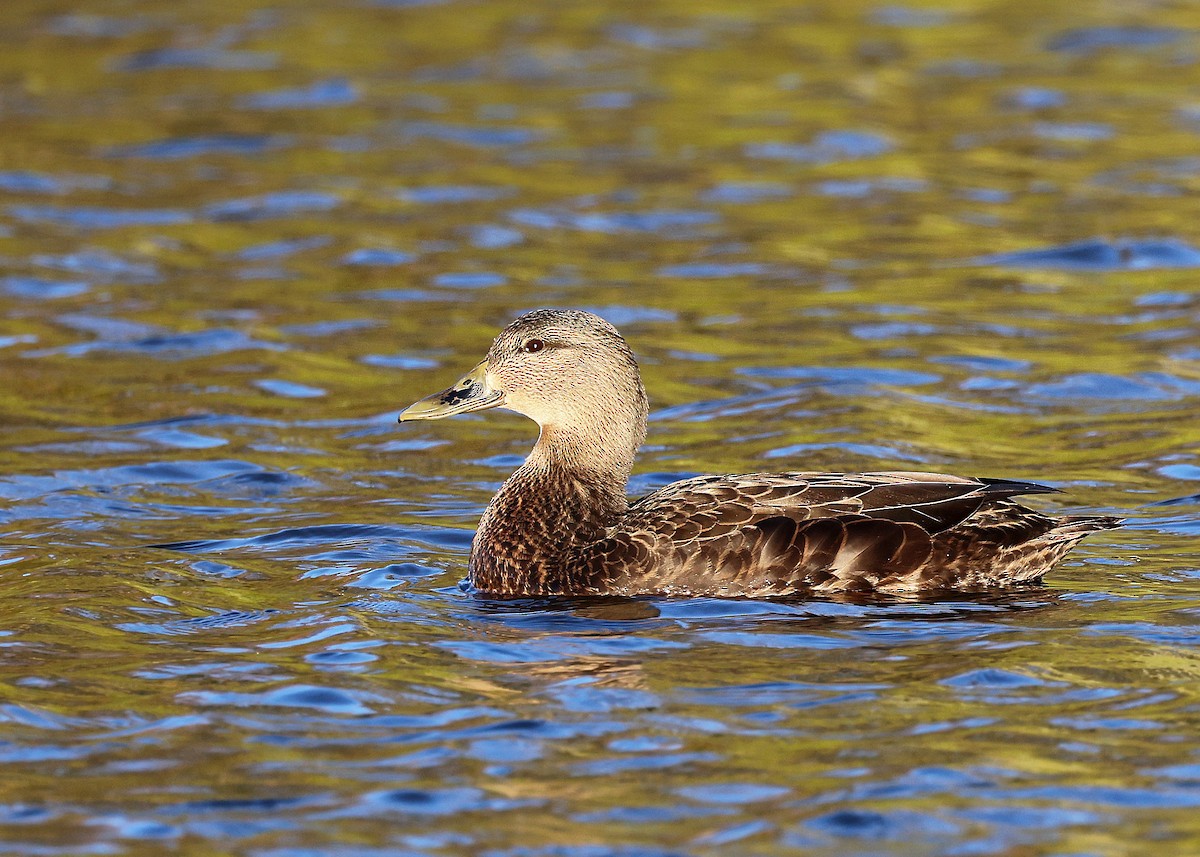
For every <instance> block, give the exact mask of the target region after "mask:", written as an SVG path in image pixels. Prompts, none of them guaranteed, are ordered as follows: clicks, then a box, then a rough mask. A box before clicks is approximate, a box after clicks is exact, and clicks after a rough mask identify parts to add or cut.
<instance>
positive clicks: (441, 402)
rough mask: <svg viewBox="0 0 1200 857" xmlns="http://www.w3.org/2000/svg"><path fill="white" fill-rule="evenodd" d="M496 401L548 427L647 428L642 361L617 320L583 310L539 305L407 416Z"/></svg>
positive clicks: (437, 414)
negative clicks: (639, 362) (465, 372)
mask: <svg viewBox="0 0 1200 857" xmlns="http://www.w3.org/2000/svg"><path fill="white" fill-rule="evenodd" d="M495 407H504V408H508V409H509V410H512V411H516V412H517V413H519V414H524V415H525V416H527V417H529V418H530V419H532V420H534V421H535V422H536V423H537V424H538V425H539V426H541V427H542V428H543V429H546V428H550V429H555V430H560V431H565V432H570V433H578V434H581V435H585V436H588V437H594V438H596V440H599V441H601V442H603V437H602V436H603V435H604V434H605V433H606V432H612V433H615V434H616V435H619V436H621V437H622V438H624V437H626V436H628V435H629V434H630V430H632V431H633V433H634V434H640V433H641V431H642V426H643V425H644V422H645V416H646V394H645V390H644V389H643V387H642V382H641V377H640V375H639V373H638V366H637V361H636V360H635V359H634V357H633V353H632V352H631V351H630V350H629V346H628V345H626V343H625V340H624V339H622V338H621V335H620V334H619V333H618V332H617V329H616V328H615V327H613V326H612V325H611V324H609V323H608V322H606V321H604V320H603V319H601V318H599V317H598V316H595V315H592V314H591V313H586V312H581V311H579V310H536V311H534V312H531V313H527V314H526V315H523V316H521V317H520V318H519V319H517V320H516V321H514V322H513V323H512V324H510V325H509V326H508V327H506V328H505V329H504V330H502V331H501V332H500V334H499V335H498V336H497V337H496V339H495V341H494V342H493V343H492V347H491V348H490V349H489V350H488V355H487V359H486V360H484V361H483V362H482V363H480V364H479V365H478V366H477V367H475V369H474V370H473V371H472V372H471V373H470V374H468V375H466V376H465V377H464V378H462V380H460V381H459V382H458V383H457V384H455V385H454V386H453V387H450V388H449V389H447V390H444V391H442V392H441V393H437V394H435V395H433V396H429V397H427V398H425V399H422V400H421V401H420V402H417V403H416V404H414V405H412V406H411V407H409V408H408V409H407V410H405V411H404V412H403V413H402V414H401V415H400V419H401V421H407V420H418V419H426V420H429V419H441V418H442V417H448V416H453V415H454V414H460V413H466V412H468V411H474V410H483V409H485V408H495ZM639 440H640V439H639Z"/></svg>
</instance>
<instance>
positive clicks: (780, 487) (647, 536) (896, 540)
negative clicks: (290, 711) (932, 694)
mask: <svg viewBox="0 0 1200 857" xmlns="http://www.w3.org/2000/svg"><path fill="white" fill-rule="evenodd" d="M496 407H504V408H508V409H509V410H513V411H516V412H517V413H520V414H524V415H525V416H527V417H529V418H530V419H532V420H533V421H534V422H536V423H537V424H538V426H540V428H541V434H540V435H539V437H538V440H537V443H536V444H535V445H534V447H533V451H532V452H531V453H530V454H529V457H528V458H527V459H526V460H525V463H524V464H522V465H521V466H520V467H518V468H517V470H516V471H515V472H514V473H513V474H512V475H511V476H510V477H509V478H508V479H507V480H506V481H505V483H504V484H503V485H502V486H501V488H500V490H499V491H498V492H497V493H496V496H495V497H493V498H492V501H491V503H489V504H488V507H487V510H486V511H485V512H484V513H483V518H482V520H480V522H479V529H478V531H477V532H476V533H475V539H474V542H473V543H472V546H471V560H470V582H471V583H472V584H473V586H474V587H475V588H476V589H477V590H479V591H481V592H485V593H495V594H503V595H583V594H614V595H641V594H662V595H718V596H743V597H768V596H783V595H806V594H814V595H819V594H822V593H838V592H871V591H876V592H886V593H914V592H922V591H930V590H950V589H958V590H980V589H987V588H991V587H1002V586H1012V585H1019V584H1029V583H1036V582H1037V581H1039V580H1040V579H1041V577H1042V575H1044V574H1045V573H1046V572H1047V571H1048V570H1050V568H1051V567H1052V566H1053V565H1054V564H1055V563H1056V562H1058V561H1059V560H1060V559H1061V558H1062V557H1063V556H1064V555H1065V554H1066V553H1067V551H1069V550H1070V549H1071V548H1072V547H1073V546H1074V545H1075V543H1076V542H1078V541H1079V540H1080V539H1082V538H1083V537H1084V536H1086V535H1087V534H1088V533H1091V532H1095V531H1097V530H1107V529H1110V528H1112V527H1115V526H1118V525H1119V524H1120V521H1119V520H1118V519H1116V518H1107V517H1069V518H1056V517H1051V516H1049V515H1044V514H1042V513H1040V512H1035V511H1033V510H1031V509H1027V508H1025V507H1024V506H1021V505H1019V504H1017V503H1015V502H1013V501H1012V499H1011V498H1012V497H1014V496H1017V495H1020V494H1039V493H1047V492H1051V491H1054V490H1055V489H1053V488H1047V487H1044V486H1041V485H1035V484H1033V483H1030V482H1013V481H1008V480H1002V479H964V478H961V477H957V476H946V475H943V474H940V473H899V472H897V473H804V472H788V473H747V474H741V475H736V476H701V477H697V478H695V479H685V480H682V481H680V482H675V483H672V484H670V485H667V486H666V487H664V488H661V489H659V490H658V491H655V492H653V493H651V494H648V495H647V496H645V497H642V498H641V499H639V500H635V501H634V502H633V503H630V502H629V501H628V499H627V498H626V496H625V484H626V481H627V480H628V478H629V474H630V471H631V469H632V466H633V459H634V455H635V453H636V452H637V449H638V447H639V446H640V445H641V443H642V441H643V440H644V439H645V436H646V412H647V404H646V390H645V387H643V386H642V379H641V374H640V373H639V371H638V365H637V361H636V360H635V359H634V356H633V353H632V352H631V351H630V350H629V346H628V345H626V343H625V340H624V339H622V338H621V335H620V334H619V333H618V332H617V330H616V328H614V327H613V326H612V325H611V324H609V323H608V322H606V321H604V320H603V319H601V318H598V317H597V316H594V315H592V314H590V313H586V312H580V311H576V310H549V309H543V310H537V311H535V312H531V313H528V314H526V315H523V316H521V317H520V318H518V319H517V320H516V321H514V322H513V323H512V324H510V325H509V326H508V327H506V328H505V329H504V330H503V331H501V332H500V335H499V336H497V337H496V340H495V342H493V343H492V347H491V349H490V350H489V351H488V354H487V359H486V360H484V361H483V362H482V363H480V364H479V365H478V366H476V367H475V368H474V369H473V370H472V371H471V372H470V374H468V375H467V376H466V377H464V378H463V379H462V380H460V381H459V382H458V383H457V384H455V385H454V386H453V387H451V388H449V389H448V390H444V391H443V392H441V393H437V394H435V395H432V396H429V397H427V398H425V399H422V400H421V401H419V402H417V403H416V404H414V405H412V406H411V407H409V408H408V409H407V410H405V411H404V412H403V413H401V414H400V421H401V422H406V421H409V420H436V419H441V418H443V417H449V416H453V415H454V414H462V413H466V412H468V411H479V410H483V409H485V408H496Z"/></svg>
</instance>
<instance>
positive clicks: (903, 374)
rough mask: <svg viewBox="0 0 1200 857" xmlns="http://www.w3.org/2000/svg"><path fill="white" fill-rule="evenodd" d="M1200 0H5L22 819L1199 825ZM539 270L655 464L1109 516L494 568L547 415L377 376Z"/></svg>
mask: <svg viewBox="0 0 1200 857" xmlns="http://www.w3.org/2000/svg"><path fill="white" fill-rule="evenodd" d="M1198 23H1200V22H1198V21H1197V16H1196V14H1195V12H1194V11H1193V10H1192V8H1191V7H1190V6H1188V5H1187V4H1177V5H1175V6H1169V5H1168V6H1154V7H1150V6H1146V7H1141V8H1138V9H1134V10H1126V9H1121V10H1117V9H1116V7H1111V6H1109V5H1105V4H1089V5H1085V6H1084V7H1080V5H1079V4H1074V3H1065V2H1056V3H1050V4H1039V5H1036V6H1035V5H1032V4H1024V3H1011V2H995V3H981V2H961V3H948V4H941V5H928V4H914V5H911V6H904V7H901V6H894V5H885V4H872V3H864V2H848V3H847V2H840V3H836V4H833V3H820V2H817V3H805V4H796V3H774V2H764V3H755V4H750V5H747V4H733V3H724V2H703V3H676V2H661V3H655V4H637V5H635V4H623V3H609V4H556V3H534V4H530V3H515V2H507V0H500V2H488V3H469V2H447V3H436V2H435V3H427V4H420V3H418V4H409V3H404V2H389V0H380V1H379V2H368V0H363V2H357V0H356V2H349V3H344V4H332V5H331V4H317V3H311V2H299V0H290V2H289V0H285V2H275V3H272V4H269V5H263V4H257V5H255V4H251V5H249V6H248V5H247V4H245V3H232V2H209V3H192V2H185V3H171V4H164V3H153V2H141V1H140V0H130V2H125V3H121V4H117V5H113V4H104V3H95V2H83V3H77V4H75V6H74V7H72V9H70V10H67V9H65V7H64V8H61V9H60V8H56V7H51V6H47V5H46V4H39V3H19V2H18V3H8V4H4V5H3V8H0V33H3V35H4V44H5V50H4V51H3V52H0V118H2V121H3V128H4V133H3V134H2V135H0V260H2V263H3V268H4V270H3V271H0V424H2V425H3V427H4V430H3V442H2V443H0V583H2V586H0V689H2V693H0V764H2V765H3V767H4V770H5V771H6V772H7V775H6V776H3V777H0V845H2V847H3V849H8V850H12V851H13V852H14V853H51V854H52V853H61V854H76V853H120V854H159V853H163V850H164V849H169V850H172V851H174V852H178V853H194V854H213V853H217V852H218V851H219V852H220V853H254V854H272V855H281V854H296V855H298V854H317V853H320V854H344V853H363V854H377V853H413V854H460V853H461V854H475V853H481V852H482V851H488V853H495V854H503V855H517V854H536V855H543V854H570V855H572V857H575V855H588V857H591V855H593V854H601V853H605V854H607V853H627V854H635V853H636V854H656V855H657V854H667V853H671V854H676V853H688V854H717V853H733V852H731V851H730V850H729V849H735V850H736V852H737V853H739V854H773V853H811V854H836V853H847V851H855V850H860V849H873V852H878V853H889V854H892V853H894V854H901V853H916V851H914V849H917V850H919V851H920V853H922V854H932V853H962V852H963V851H967V850H975V851H978V852H980V853H983V852H987V853H1016V852H1017V851H1019V850H1020V851H1022V853H1025V852H1027V853H1030V854H1035V853H1036V854H1041V853H1095V854H1104V855H1123V854H1127V853H1131V851H1132V850H1136V849H1137V848H1138V847H1140V843H1142V842H1143V841H1144V840H1145V839H1146V838H1147V837H1148V836H1150V835H1153V836H1154V837H1155V838H1156V840H1157V841H1161V842H1163V846H1162V847H1163V848H1166V849H1169V850H1170V851H1171V852H1172V853H1180V854H1183V853H1188V852H1189V851H1194V850H1197V849H1198V848H1200V827H1198V825H1197V822H1196V820H1195V818H1196V815H1195V806H1196V803H1197V798H1196V795H1195V789H1194V782H1195V780H1196V777H1197V773H1196V762H1195V756H1196V754H1197V753H1200V745H1197V743H1196V739H1195V735H1194V729H1193V728H1192V727H1191V723H1192V721H1193V720H1194V709H1195V707H1196V705H1197V704H1198V700H1197V698H1196V691H1195V678H1196V675H1197V663H1196V656H1195V651H1196V646H1197V642H1198V640H1200V637H1198V635H1197V634H1198V632H1197V622H1196V616H1197V610H1198V609H1200V601H1198V599H1197V596H1196V587H1195V581H1196V577H1197V571H1196V569H1197V564H1198V563H1197V556H1198V554H1197V551H1196V548H1195V538H1196V535H1197V532H1198V530H1197V523H1196V522H1197V517H1196V506H1197V500H1196V490H1197V489H1196V484H1197V479H1200V470H1198V469H1197V468H1198V466H1200V465H1198V464H1197V461H1196V456H1197V446H1196V443H1197V435H1196V430H1195V423H1196V409H1197V397H1198V396H1200V368H1198V365H1200V364H1198V360H1200V351H1197V346H1196V342H1197V341H1200V336H1198V334H1200V315H1198V312H1200V303H1198V302H1197V297H1196V295H1197V290H1196V287H1195V270H1196V268H1197V267H1200V262H1198V261H1197V256H1196V252H1197V251H1196V246H1197V244H1198V243H1200V238H1197V237H1196V236H1195V235H1194V234H1193V232H1194V230H1193V229H1192V224H1193V223H1195V222H1196V215H1197V211H1196V201H1195V200H1196V199H1197V194H1196V191H1197V189H1198V183H1200V162H1198V161H1197V159H1196V155H1195V151H1196V142H1197V134H1198V133H1200V118H1198V117H1200V111H1198V109H1197V103H1196V97H1195V92H1196V86H1197V83H1198V79H1197V71H1196V69H1197V65H1196V56H1197V50H1198V49H1200V42H1197V38H1196V35H1195V34H1196V31H1197V25H1198ZM1086 241H1094V242H1096V243H1094V244H1089V245H1080V246H1073V245H1076V244H1078V242H1086ZM1064 248H1065V249H1064ZM1072 248H1073V249H1072ZM1047 249H1048V250H1049V255H1048V256H1035V257H1029V256H1020V255H1018V256H1015V257H1013V256H1008V257H1003V256H1001V258H996V257H997V256H998V255H999V254H1011V253H1017V254H1020V253H1022V252H1025V251H1037V250H1047ZM540 305H568V306H579V307H589V308H598V309H600V310H601V311H603V312H604V313H605V314H606V316H607V317H609V318H610V319H612V320H614V321H615V322H616V323H617V324H618V325H619V326H620V327H621V328H622V329H623V330H624V331H625V332H626V333H627V335H628V338H629V340H630V342H631V344H632V345H633V347H634V349H635V351H636V352H637V353H638V354H639V357H640V359H641V361H642V365H643V369H644V373H645V376H646V383H647V387H648V389H649V392H650V395H651V398H652V402H653V404H654V407H655V409H656V415H655V418H654V419H653V421H652V423H651V434H650V440H649V445H648V447H647V449H646V450H645V451H644V453H643V455H642V458H641V460H640V462H639V465H638V469H637V472H636V473H635V483H636V486H637V487H638V488H639V489H641V490H645V489H648V488H650V487H653V486H655V485H658V484H661V483H662V482H664V481H666V480H668V479H670V478H676V477H677V476H679V475H681V474H687V473H694V472H708V471H714V472H722V471H738V470H761V469H764V468H779V469H784V468H795V467H804V468H807V469H831V470H854V469H926V468H927V469H936V470H947V471H959V472H964V473H968V474H979V475H991V476H1010V477H1013V478H1029V479H1038V480H1044V481H1049V482H1052V483H1054V484H1057V485H1060V486H1061V487H1063V488H1064V489H1066V490H1067V493H1066V494H1065V495H1064V496H1062V497H1056V498H1054V501H1053V502H1055V503H1056V504H1062V505H1065V506H1070V507H1072V508H1079V509H1086V510H1089V511H1092V510H1095V511H1101V512H1117V513H1121V514H1128V515H1129V516H1130V518H1131V524H1132V526H1131V527H1130V528H1129V529H1127V530H1125V531H1122V532H1119V533H1115V534H1112V535H1107V536H1105V537H1104V538H1097V539H1094V540H1092V541H1091V542H1089V543H1088V544H1087V545H1085V546H1084V547H1083V548H1081V549H1080V550H1079V551H1078V552H1077V554H1075V558H1074V559H1073V560H1072V561H1070V562H1068V563H1067V564H1065V565H1064V566H1063V567H1062V568H1061V569H1060V570H1059V571H1058V572H1057V573H1056V574H1055V576H1054V577H1053V579H1052V580H1051V582H1050V584H1051V585H1050V588H1049V589H1048V590H1045V591H1041V590H1039V591H1034V592H1030V593H1022V594H1018V595H1014V596H1011V597H1010V596H1004V597H999V598H996V599H990V600H975V601H970V602H964V603H953V604H946V603H936V604H923V603H905V602H898V601H894V600H891V601H884V602H867V603H854V602H845V603H833V602H817V603H813V604H787V605H769V604H754V603H741V602H710V601H696V602H638V601H634V602H612V603H604V604H595V603H565V604H546V603H538V602H531V603H518V604H503V603H490V602H481V601H478V600H476V599H473V598H471V597H470V596H468V595H465V594H463V593H461V592H460V591H459V590H458V589H457V583H458V581H459V579H460V578H461V577H462V576H463V573H464V564H465V556H466V546H467V543H468V540H469V536H470V532H471V529H472V528H473V526H474V523H475V520H476V519H477V517H478V514H479V511H480V509H481V508H482V505H483V504H484V503H486V501H487V498H488V497H489V496H490V494H491V492H492V491H493V490H494V488H495V486H496V484H497V483H498V482H499V480H501V479H502V478H503V477H504V475H505V474H506V472H507V471H508V470H509V469H511V467H512V462H513V461H514V460H519V458H520V456H521V455H522V454H523V453H524V451H525V450H526V449H527V447H528V445H529V443H530V441H531V431H530V426H529V424H528V423H526V422H524V421H522V420H520V419H519V418H517V417H513V416H503V415H496V414H489V415H487V417H486V418H464V419H461V420H459V421H456V422H454V423H447V424H444V425H440V426H437V427H436V428H434V429H431V428H429V427H420V426H419V427H415V428H413V427H404V428H400V427H396V426H395V425H394V423H393V420H394V415H395V412H396V410H398V409H399V407H401V406H402V405H403V404H405V403H407V402H408V401H411V400H412V399H413V398H414V397H415V396H416V395H417V394H420V393H422V392H424V391H427V390H428V389H432V388H433V387H434V386H436V383H432V384H431V381H434V379H450V378H452V377H456V375H455V373H459V372H461V371H463V370H465V369H467V368H469V367H470V365H471V364H472V362H473V360H474V359H475V357H476V355H478V354H480V353H482V351H483V350H484V349H485V348H486V346H487V344H488V343H489V341H490V340H491V337H492V336H493V334H494V332H495V330H496V329H497V328H498V327H499V326H500V325H502V324H503V323H505V322H506V321H507V320H509V319H510V318H511V317H512V316H513V315H514V314H516V313H517V312H519V311H521V310H523V309H527V308H530V307H533V306H540ZM1163 501H1167V502H1169V503H1170V505H1154V504H1156V503H1159V502H1163ZM179 542H190V543H192V544H191V545H190V546H189V547H188V548H187V549H186V550H166V549H162V548H151V547H149V546H150V545H162V544H166V543H179ZM618 846H621V847H627V850H626V851H625V852H620V851H616V852H614V851H605V850H603V849H604V847H610V848H615V847H618ZM589 848H591V849H592V850H587V849H589ZM635 848H641V849H642V850H640V851H635V850H633V849H635ZM354 849H359V850H358V851H355V850H354ZM489 849H490V850H489ZM556 849H557V850H556ZM572 849H574V850H572Z"/></svg>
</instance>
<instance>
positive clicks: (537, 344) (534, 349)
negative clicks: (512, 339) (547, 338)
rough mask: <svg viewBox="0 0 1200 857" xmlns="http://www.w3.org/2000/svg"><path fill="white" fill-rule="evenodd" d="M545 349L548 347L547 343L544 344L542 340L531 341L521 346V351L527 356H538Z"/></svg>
mask: <svg viewBox="0 0 1200 857" xmlns="http://www.w3.org/2000/svg"><path fill="white" fill-rule="evenodd" d="M545 347H546V343H545V342H543V341H542V340H540V339H531V340H529V341H528V342H526V343H525V344H524V345H522V346H521V350H522V351H524V352H525V353H526V354H537V353H538V352H539V351H541V350H542V349H543V348H545Z"/></svg>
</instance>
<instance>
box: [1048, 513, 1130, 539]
mask: <svg viewBox="0 0 1200 857" xmlns="http://www.w3.org/2000/svg"><path fill="white" fill-rule="evenodd" d="M1124 523H1125V519H1124V518H1115V517H1112V516H1111V515H1070V516H1068V517H1065V518H1059V519H1058V522H1057V523H1056V524H1055V525H1054V528H1053V529H1052V530H1050V532H1048V533H1046V535H1045V536H1043V537H1042V538H1043V539H1045V540H1046V541H1064V540H1068V539H1069V540H1071V541H1079V539H1081V538H1083V537H1084V536H1086V535H1087V534H1088V533H1097V532H1100V531H1101V530H1115V529H1117V528H1118V527H1120V526H1121V525H1123V524H1124Z"/></svg>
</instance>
